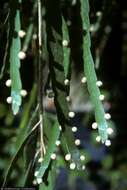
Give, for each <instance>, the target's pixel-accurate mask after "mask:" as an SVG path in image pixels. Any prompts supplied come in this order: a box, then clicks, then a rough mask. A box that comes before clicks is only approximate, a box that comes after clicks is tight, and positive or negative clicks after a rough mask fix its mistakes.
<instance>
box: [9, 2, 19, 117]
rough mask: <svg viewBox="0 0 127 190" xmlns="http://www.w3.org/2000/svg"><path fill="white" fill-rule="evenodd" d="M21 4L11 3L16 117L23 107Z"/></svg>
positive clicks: (11, 65) (12, 87)
mask: <svg viewBox="0 0 127 190" xmlns="http://www.w3.org/2000/svg"><path fill="white" fill-rule="evenodd" d="M20 4H21V0H19V1H15V0H14V1H11V3H10V6H11V13H10V14H11V15H10V37H11V43H10V59H9V61H10V78H11V81H12V86H11V97H12V111H13V114H14V115H16V114H17V113H18V111H19V107H20V105H21V95H20V92H21V88H22V84H21V77H20V71H19V69H20V59H19V57H18V54H19V52H20V49H21V41H20V38H19V36H18V32H19V30H20V28H21V27H20V10H19V5H20Z"/></svg>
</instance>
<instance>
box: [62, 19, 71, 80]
mask: <svg viewBox="0 0 127 190" xmlns="http://www.w3.org/2000/svg"><path fill="white" fill-rule="evenodd" d="M62 31H63V41H64V40H66V41H67V42H68V43H69V33H68V28H67V24H66V22H65V20H64V18H63V17H62ZM63 52H64V72H65V78H68V74H69V63H70V48H69V47H67V46H63Z"/></svg>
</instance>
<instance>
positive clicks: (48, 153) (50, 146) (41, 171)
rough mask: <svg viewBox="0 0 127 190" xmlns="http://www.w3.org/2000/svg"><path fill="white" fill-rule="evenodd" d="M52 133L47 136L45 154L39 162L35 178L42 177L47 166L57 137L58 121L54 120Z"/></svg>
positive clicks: (58, 133)
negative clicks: (40, 162) (39, 165)
mask: <svg viewBox="0 0 127 190" xmlns="http://www.w3.org/2000/svg"><path fill="white" fill-rule="evenodd" d="M51 130H52V135H51V136H50V138H49V141H48V144H47V150H46V154H45V156H44V160H43V162H42V164H41V167H40V168H39V169H38V174H37V178H42V177H43V175H44V173H45V171H46V169H47V168H48V166H49V163H50V160H51V154H52V153H53V152H54V151H55V148H56V144H55V142H56V140H57V139H58V138H59V135H60V130H59V125H58V122H57V121H56V122H55V124H54V125H53V126H52V129H51Z"/></svg>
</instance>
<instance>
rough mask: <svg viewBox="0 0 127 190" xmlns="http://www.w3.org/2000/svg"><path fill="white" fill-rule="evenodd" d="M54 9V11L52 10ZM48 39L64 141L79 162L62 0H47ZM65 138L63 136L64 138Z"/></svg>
mask: <svg viewBox="0 0 127 190" xmlns="http://www.w3.org/2000/svg"><path fill="white" fill-rule="evenodd" d="M52 10H54V11H52ZM46 14H47V15H46V16H47V17H46V18H47V41H48V52H49V68H50V75H51V80H52V88H53V91H54V102H55V106H56V112H57V117H58V121H59V123H60V125H61V127H62V136H64V141H65V142H64V143H65V144H66V147H67V148H68V151H69V152H70V154H71V156H72V158H73V161H74V162H76V163H77V160H78V159H79V151H78V149H77V147H76V146H75V144H74V136H73V134H72V131H71V128H70V121H69V117H68V113H69V108H68V103H67V101H66V96H67V91H66V86H65V85H64V80H65V76H64V56H63V46H62V39H63V38H62V16H61V9H60V1H58V0H54V1H50V0H47V1H46ZM62 139H63V138H62Z"/></svg>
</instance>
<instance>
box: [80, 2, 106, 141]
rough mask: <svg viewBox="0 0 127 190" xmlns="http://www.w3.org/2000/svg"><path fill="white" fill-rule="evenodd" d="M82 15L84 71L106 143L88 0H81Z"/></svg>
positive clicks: (98, 123) (97, 120) (99, 128)
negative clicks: (92, 46)
mask: <svg viewBox="0 0 127 190" xmlns="http://www.w3.org/2000/svg"><path fill="white" fill-rule="evenodd" d="M81 16H82V22H83V30H84V32H85V35H84V36H83V59H84V72H85V75H86V78H87V85H88V91H89V94H90V97H91V101H92V103H93V106H94V110H95V118H96V122H97V125H98V130H99V135H100V137H101V141H102V142H103V143H104V142H105V141H106V140H107V138H108V135H107V122H106V120H105V118H104V114H105V113H104V109H103V106H102V103H101V101H100V99H99V97H100V90H99V88H98V87H97V85H96V82H97V77H96V73H95V69H94V62H93V58H92V55H91V51H90V46H91V41H90V34H89V27H90V22H89V2H88V0H81Z"/></svg>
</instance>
